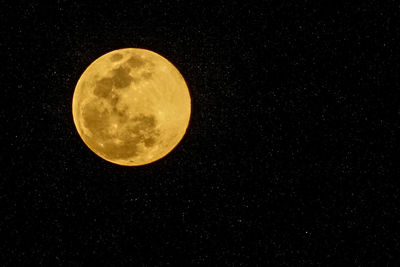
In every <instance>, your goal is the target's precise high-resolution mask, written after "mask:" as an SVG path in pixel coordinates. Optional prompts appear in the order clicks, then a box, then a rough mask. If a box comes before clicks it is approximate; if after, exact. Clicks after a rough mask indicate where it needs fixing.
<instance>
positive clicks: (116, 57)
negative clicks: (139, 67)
mask: <svg viewBox="0 0 400 267" xmlns="http://www.w3.org/2000/svg"><path fill="white" fill-rule="evenodd" d="M123 57H124V56H123V55H121V54H118V53H117V54H114V55H112V56H111V58H110V60H111V62H115V61H118V60H121V59H122V58H123Z"/></svg>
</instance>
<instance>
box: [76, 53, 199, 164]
mask: <svg viewBox="0 0 400 267" xmlns="http://www.w3.org/2000/svg"><path fill="white" fill-rule="evenodd" d="M190 114H191V98H190V93H189V89H188V87H187V84H186V82H185V80H184V78H183V77H182V75H181V74H180V72H179V71H178V69H177V68H175V66H174V65H173V64H172V63H171V62H169V61H168V60H167V59H166V58H164V57H162V56H161V55H159V54H157V53H155V52H152V51H150V50H146V49H140V48H124V49H119V50H114V51H111V52H109V53H107V54H105V55H103V56H101V57H99V58H97V59H96V60H95V61H94V62H93V63H92V64H90V65H89V67H88V68H87V69H86V70H85V71H84V72H83V74H82V76H81V77H80V78H79V80H78V83H77V85H76V87H75V91H74V95H73V100H72V115H73V120H74V123H75V126H76V129H77V131H78V133H79V135H80V137H81V138H82V140H83V142H84V143H85V144H86V145H87V146H88V147H89V148H90V149H91V150H92V151H93V152H94V153H95V154H97V155H98V156H100V157H101V158H103V159H105V160H107V161H109V162H112V163H115V164H118V165H124V166H139V165H145V164H148V163H151V162H154V161H157V160H159V159H161V158H163V157H164V156H166V155H167V154H168V153H170V152H171V151H172V150H173V149H174V148H175V147H176V146H177V145H178V143H179V142H180V141H181V139H182V138H183V136H184V135H185V132H186V129H187V127H188V124H189V120H190Z"/></svg>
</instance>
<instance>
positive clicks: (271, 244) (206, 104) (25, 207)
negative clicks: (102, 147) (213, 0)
mask: <svg viewBox="0 0 400 267" xmlns="http://www.w3.org/2000/svg"><path fill="white" fill-rule="evenodd" d="M198 2H199V3H189V1H174V2H172V1H156V2H153V3H149V2H148V1H129V2H127V3H125V4H124V3H122V2H119V1H97V2H96V4H85V3H82V1H80V2H76V3H74V2H71V1H54V3H53V4H52V5H46V4H39V3H38V2H37V3H32V2H29V3H28V2H26V3H23V1H9V2H7V3H5V2H4V1H2V2H1V8H0V15H1V16H0V33H1V35H0V36H1V39H0V55H1V57H0V58H1V60H2V64H1V72H0V80H1V85H2V89H3V97H2V98H1V101H2V103H3V104H2V105H1V113H0V118H1V125H2V131H1V141H2V143H3V144H2V150H1V166H2V168H1V179H0V205H1V206H2V208H0V216H1V217H0V231H1V235H2V236H3V237H1V239H0V256H1V261H0V265H2V266H36V265H44V266H90V265H91V264H97V265H98V266H99V264H100V265H104V266H178V263H183V264H184V265H182V266H190V265H203V266H204V265H206V266H345V265H346V264H347V265H348V266H398V265H399V264H400V262H399V261H396V260H398V259H396V257H397V256H398V255H399V252H400V235H399V228H400V209H399V205H400V181H399V178H400V172H399V160H398V159H397V160H396V158H398V151H399V145H398V143H399V133H400V132H399V127H400V123H399V122H400V105H399V104H400V91H399V90H400V88H399V85H400V84H399V81H400V79H399V73H400V72H399V71H400V50H399V49H400V48H399V47H400V46H399V40H400V38H399V34H400V27H399V25H400V24H399V15H400V12H399V11H400V10H399V9H400V6H399V3H398V2H397V1H378V0H376V1H363V2H362V3H360V4H358V3H356V2H350V1H348V3H347V4H338V3H337V4H328V3H327V2H325V1H259V2H258V3H257V4H250V3H243V1H238V2H237V1H226V2H225V3H220V4H215V5H213V6H205V5H203V4H201V3H200V1H198ZM125 47H140V48H146V49H150V50H152V51H155V52H157V53H159V54H161V55H163V56H165V57H166V58H168V59H169V60H170V61H171V62H172V63H173V64H174V65H175V66H176V67H177V68H178V69H179V70H180V72H181V73H182V75H183V76H184V77H185V80H186V82H187V84H188V86H189V89H190V93H191V96H192V117H191V121H190V125H189V128H188V131H187V133H186V135H185V137H184V138H183V140H182V142H181V143H180V144H179V146H178V147H176V149H174V150H173V152H172V153H171V154H169V155H168V156H167V157H165V158H163V159H162V160H159V161H157V162H155V163H153V164H150V165H146V166H143V167H133V168H132V167H131V168H129V167H122V166H117V165H113V164H111V163H109V162H106V161H104V160H102V159H101V158H99V157H98V156H96V155H95V154H94V153H93V152H91V151H90V150H89V149H88V148H87V147H86V146H85V144H84V143H83V142H82V140H81V139H80V137H79V135H78V133H77V131H76V129H75V126H74V123H73V120H72V111H71V103H72V96H73V91H74V88H75V85H76V82H77V81H78V79H79V77H80V75H81V74H82V72H83V71H84V70H85V68H86V67H87V66H88V65H89V64H90V63H91V62H92V61H93V60H94V59H96V58H97V57H99V56H101V55H103V54H105V53H106V52H109V51H111V50H114V49H119V48H125Z"/></svg>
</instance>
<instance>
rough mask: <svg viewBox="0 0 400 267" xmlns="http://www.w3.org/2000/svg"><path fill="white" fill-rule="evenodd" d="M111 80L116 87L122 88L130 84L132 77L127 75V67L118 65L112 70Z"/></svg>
mask: <svg viewBox="0 0 400 267" xmlns="http://www.w3.org/2000/svg"><path fill="white" fill-rule="evenodd" d="M112 80H113V82H114V86H115V87H116V88H124V87H127V86H129V85H130V84H131V82H132V81H133V78H132V76H130V75H129V69H127V68H123V67H119V68H118V69H115V70H114V71H113V77H112Z"/></svg>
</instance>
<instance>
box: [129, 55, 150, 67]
mask: <svg viewBox="0 0 400 267" xmlns="http://www.w3.org/2000/svg"><path fill="white" fill-rule="evenodd" d="M126 62H127V63H128V64H129V66H131V67H132V68H139V67H142V66H144V65H145V64H146V63H145V61H144V60H143V59H141V58H140V57H139V56H136V55H133V56H131V57H130V58H129V59H128V60H127V61H126Z"/></svg>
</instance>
